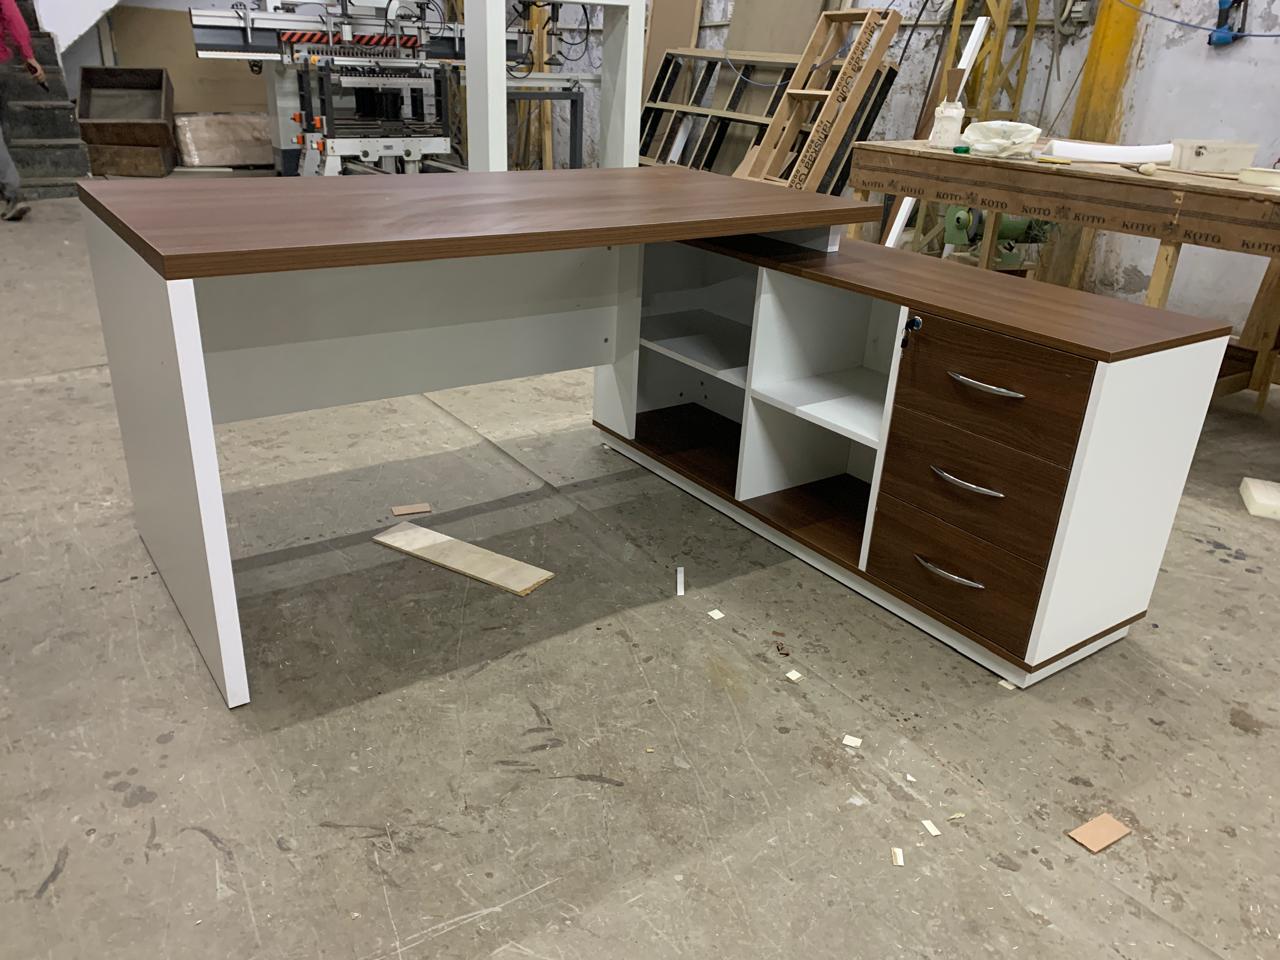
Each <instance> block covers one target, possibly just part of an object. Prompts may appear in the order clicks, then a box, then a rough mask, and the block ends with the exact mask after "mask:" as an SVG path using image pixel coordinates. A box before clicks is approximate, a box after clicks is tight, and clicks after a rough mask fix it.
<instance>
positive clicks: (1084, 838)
mask: <svg viewBox="0 0 1280 960" xmlns="http://www.w3.org/2000/svg"><path fill="white" fill-rule="evenodd" d="M1131 833H1133V831H1132V830H1130V829H1129V828H1128V827H1126V826H1125V825H1124V824H1123V823H1121V822H1120V821H1119V820H1117V819H1116V818H1115V817H1113V816H1112V815H1111V814H1109V813H1103V814H1099V815H1098V816H1096V817H1094V818H1093V819H1092V820H1090V821H1089V822H1088V823H1082V824H1081V825H1080V826H1078V827H1076V828H1075V829H1074V830H1072V831H1071V832H1070V833H1068V834H1067V836H1068V837H1070V838H1071V839H1072V840H1074V841H1075V842H1076V843H1078V844H1080V845H1081V846H1082V847H1084V848H1085V849H1086V850H1088V851H1089V852H1090V853H1099V852H1101V851H1102V850H1105V849H1106V848H1107V847H1109V846H1111V845H1112V844H1113V843H1115V842H1116V841H1117V840H1120V839H1122V838H1124V837H1127V836H1128V835H1129V834H1131Z"/></svg>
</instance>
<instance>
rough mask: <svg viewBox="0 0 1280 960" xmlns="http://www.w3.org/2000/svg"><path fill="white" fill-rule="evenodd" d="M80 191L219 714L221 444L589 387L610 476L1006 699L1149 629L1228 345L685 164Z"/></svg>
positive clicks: (156, 539)
mask: <svg viewBox="0 0 1280 960" xmlns="http://www.w3.org/2000/svg"><path fill="white" fill-rule="evenodd" d="M80 193H81V199H82V200H83V202H84V203H85V205H86V207H87V208H88V211H89V213H88V215H87V216H86V221H87V224H88V231H89V248H90V255H91V260H92V266H93V275H94V283H95V286H96V289H97V296H98V304H99V311H100V313H101V318H102V326H103V333H104V338H105V340H106V346H107V356H108V361H109V364H110V368H111V379H112V387H113V390H114V393H115V398H116V407H117V411H118V414H119V420H120V429H121V435H122V440H123V444H124V450H125V457H126V461H127V465H128V471H129V480H130V486H131V488H132V492H133V499H134V507H135V516H136V523H137V527H138V532H139V534H140V535H141V536H142V539H143V541H144V542H145V544H146V546H147V549H148V550H149V552H150V554H151V557H152V560H153V561H154V563H155V565H156V569H157V570H158V571H159V573H160V575H161V577H162V578H163V580H164V583H165V585H166V587H167V588H168V590H169V592H170V594H171V595H172V597H173V600H174V603H175V604H176V605H177V608H178V610H179V611H180V613H181V614H182V617H183V619H184V620H185V622H186V624H187V627H188V629H189V630H190V632H191V635H192V638H193V639H194V640H195V643H196V646H197V647H198V648H199V650H200V653H201V654H202V656H203V658H204V660H205V663H206V664H207V665H208V667H209V670H210V673H212V675H213V678H214V680H215V682H216V683H217V685H218V687H219V690H220V691H221V692H222V695H223V697H224V698H225V699H226V702H227V704H228V706H233V707H234V706H237V705H240V704H243V703H246V702H248V700H249V684H248V678H247V675H246V671H245V658H244V651H243V646H242V641H241V634H240V622H239V613H238V610H237V606H236V594H235V584H234V581H233V576H232V565H231V554H230V547H229V542H228V537H227V531H226V518H225V514H224V510H223V503H222V487H221V482H220V477H219V469H218V457H217V450H216V446H215V442H214V432H213V425H214V424H215V423H225V422H230V421H236V420H243V419H250V418H255V417H264V416H270V415H274V414H280V413H289V412H296V411H300V410H309V409H317V408H323V407H330V406H336V405H340V404H347V403H356V402H361V401H366V400H374V399H381V398H386V397H395V396H403V395H406V394H412V393H422V392H427V391H431V390H438V389H443V388H446V387H453V386H461V385H464V384H470V383H483V382H489V381H495V380H502V379H507V378H513V377H521V376H529V375H532V374H537V373H549V372H553V371H558V370H567V369H575V368H581V367H594V368H595V371H596V374H595V390H596V394H595V413H594V419H595V422H596V425H597V426H598V427H600V428H601V430H602V431H603V432H604V436H605V438H606V440H607V442H608V443H609V444H610V445H612V446H613V447H614V448H615V449H617V450H619V451H620V452H622V453H624V454H625V455H627V456H629V457H631V458H632V459H634V460H636V461H637V462H639V463H641V464H643V465H644V466H646V467H648V468H649V469H651V470H653V471H654V472H656V473H658V474H659V475H661V476H663V477H665V478H666V479H668V480H670V481H671V482H672V483H675V484H676V485H678V486H680V487H682V488H683V489H685V490H687V491H688V492H689V493H691V494H693V495H694V496H696V497H699V498H701V499H702V500H704V501H705V502H706V503H708V504H710V505H711V506H713V507H715V508H716V509H719V510H721V511H723V512H724V513H726V514H728V515H729V516H731V517H733V518H734V519H735V520H737V521H738V522H740V523H742V524H743V525H744V526H746V527H748V528H749V529H751V530H753V531H755V532H757V533H759V534H760V535H762V536H765V537H767V538H769V539H770V540H772V541H774V542H775V543H777V544H779V545H780V546H782V547H783V548H785V549H787V550H789V551H791V552H792V553H793V554H795V555H796V556H798V557H800V558H801V559H803V560H805V561H807V562H808V563H810V564H812V565H813V566H815V567H817V568H818V569H820V570H822V571H823V572H825V573H827V574H829V575H830V576H832V577H834V578H835V579H837V580H839V581H840V582H842V583H844V584H846V585H847V586H849V587H850V588H852V589H853V590H855V591H857V592H858V593H860V594H863V595H864V596H867V597H869V598H870V599H872V600H874V601H875V602H877V603H879V604H881V605H882V606H885V607H887V608H888V609H890V610H892V611H893V612H895V613H897V614H898V615H900V616H901V617H903V618H904V619H905V620H907V621H909V622H911V623H913V624H915V625H916V626H918V627H920V628H921V629H922V630H924V631H925V632H926V633H929V634H931V635H932V636H934V637H936V638H937V639H939V640H942V641H943V642H945V643H947V644H949V645H950V646H952V647H954V648H955V649H957V650H959V651H960V652H962V653H964V654H966V655H967V656H969V657H971V658H972V659H974V660H976V661H978V662H979V663H981V664H983V665H985V666H986V667H988V668H989V669H991V670H992V671H994V672H995V673H997V674H999V675H1001V676H1003V677H1005V678H1007V679H1009V680H1011V681H1012V682H1014V683H1017V684H1019V685H1022V686H1026V685H1028V684H1030V683H1033V682H1035V681H1036V680H1039V679H1041V678H1043V677H1045V676H1048V675H1049V674H1051V673H1053V672H1054V671H1056V670H1059V669H1062V668H1063V667H1065V666H1067V665H1068V664H1070V663H1072V662H1075V661H1076V660H1079V659H1080V658H1082V657H1084V656H1087V655H1088V654H1090V653H1092V652H1093V651H1095V650H1097V649H1099V648H1100V647H1102V646H1105V645H1106V644H1108V643H1111V642H1113V641H1114V640H1116V639H1119V638H1120V637H1122V636H1123V635H1124V634H1125V633H1126V632H1127V630H1128V627H1129V625H1130V624H1131V623H1133V622H1134V621H1136V620H1137V619H1139V618H1140V617H1141V616H1143V614H1144V613H1145V612H1146V607H1147V602H1148V600H1149V598H1150V596H1151V592H1152V589H1153V586H1154V583H1155V578H1156V575H1157V573H1158V572H1159V566H1160V561H1161V558H1162V556H1163V554H1164V549H1165V546H1166V543H1167V540H1168V536H1169V532H1170V529H1171V528H1172V524H1173V518H1174V513H1175V511H1176V509H1177V505H1178V500H1179V498H1180V496H1181V492H1182V488H1183V485H1184V483H1185V480H1186V475H1187V470H1188V468H1189V466H1190V462H1191V457H1192V455H1193V453H1194V450H1195V445H1196V440H1197V438H1198V436H1199V433H1200V429H1201V425H1202V423H1203V420H1204V415H1205V411H1206V409H1207V406H1208V403H1209V399H1210V395H1211V392H1212V389H1213V384H1214V377H1215V375H1216V372H1217V369H1218V365H1219V362H1220V360H1221V358H1222V354H1223V351H1224V349H1225V347H1226V342H1227V335H1228V333H1229V330H1228V329H1227V328H1226V327H1224V326H1222V325H1221V324H1218V323H1216V322H1213V321H1207V320H1203V319H1197V318H1194V317H1188V316H1183V315H1179V314H1175V313H1171V312H1168V311H1163V310H1155V309H1151V308H1148V307H1144V306H1139V305H1134V304H1129V303H1126V302H1123V301H1118V300H1110V299H1106V298H1102V297H1097V296H1093V295H1090V294H1085V293H1081V292H1078V291H1072V290H1066V289H1062V288H1057V287H1050V286H1048V285H1045V284H1039V283H1034V282H1032V281H1026V280H1021V279H1017V278H1011V277H1006V276H1000V275H993V274H990V273H980V272H978V271H975V270H972V269H971V268H968V267H964V266H959V265H956V264H951V263H944V262H940V261H935V260H931V259H928V258H925V257H922V256H919V255H916V254H911V253H906V252H902V251H897V250H890V249H885V248H882V247H878V246H874V245H871V244H864V243H852V244H850V243H846V244H845V245H844V250H843V252H833V250H834V247H835V245H836V238H837V237H838V236H839V234H840V233H842V232H843V230H842V229H837V228H842V227H843V225H845V224H848V223H852V222H860V221H865V220H869V219H875V218H878V216H879V207H878V206H872V205H869V204H865V203H862V202H859V201H856V200H852V199H837V198H832V197H824V196H817V195H812V194H806V193H800V192H797V191H790V190H785V189H781V188H777V187H774V186H771V185H765V184H758V183H752V182H746V181H739V180H734V179H731V178H727V177H719V176H716V175H714V174H707V173H698V172H693V171H689V170H686V169H683V168H678V167H669V168H647V169H608V170H581V171H548V172H529V173H493V174H456V175H439V176H424V177H403V178H399V177H351V178H334V179H328V178H317V179H305V178H300V179H279V180H256V179H252V180H233V181H226V180H222V181H205V182H194V183H169V182H160V183H157V182H148V183H138V182H125V181H106V182H96V181H95V182H86V183H84V184H82V185H81V188H80ZM850 642H853V641H852V639H851V640H850Z"/></svg>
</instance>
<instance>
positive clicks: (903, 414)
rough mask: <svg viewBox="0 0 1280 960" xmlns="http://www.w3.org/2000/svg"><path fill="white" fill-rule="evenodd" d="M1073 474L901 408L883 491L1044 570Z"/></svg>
mask: <svg viewBox="0 0 1280 960" xmlns="http://www.w3.org/2000/svg"><path fill="white" fill-rule="evenodd" d="M1067 476H1068V472H1067V470H1066V469H1065V468H1063V467H1059V466H1055V465H1054V464H1052V463H1049V462H1048V461H1047V460H1041V459H1040V458H1039V457H1033V456H1030V455H1029V454H1026V453H1022V452H1021V451H1018V450H1014V449H1013V448H1012V447H1006V446H1005V445H1004V444H1002V443H996V442H995V441H994V440H987V439H984V438H983V437H978V436H975V435H974V434H972V433H967V432H966V431H964V430H958V429H956V428H955V427H952V426H948V425H947V424H945V423H943V422H942V421H940V420H935V419H934V418H933V417H928V416H925V415H924V414H922V413H916V412H915V411H913V410H907V409H898V410H895V411H894V413H893V426H892V428H891V429H890V431H889V445H888V447H887V448H886V450H885V458H884V473H883V476H882V477H881V479H880V492H881V493H887V494H889V495H890V496H893V497H897V498H898V499H899V500H905V501H907V503H910V504H913V505H914V506H917V507H920V508H921V509H922V510H924V511H925V512H927V513H931V514H933V515H934V516H935V517H939V518H941V519H942V520H945V521H946V522H947V523H950V524H954V525H955V526H957V527H960V528H961V529H963V530H966V531H968V532H969V533H972V534H974V535H975V536H978V537H981V538H982V539H983V540H986V541H988V542H990V543H994V544H995V545H996V546H998V547H1003V548H1004V549H1006V550H1008V551H1009V552H1010V553H1014V554H1017V555H1018V556H1019V557H1022V558H1023V559H1024V560H1030V561H1031V562H1032V563H1035V564H1038V565H1039V566H1042V567H1043V566H1045V565H1047V564H1048V562H1049V551H1050V550H1051V549H1052V548H1053V539H1054V535H1055V533H1056V532H1057V529H1058V514H1059V513H1060V512H1061V509H1062V497H1063V494H1064V493H1065V492H1066V489H1067ZM974 487H977V488H978V489H973V488H974Z"/></svg>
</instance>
